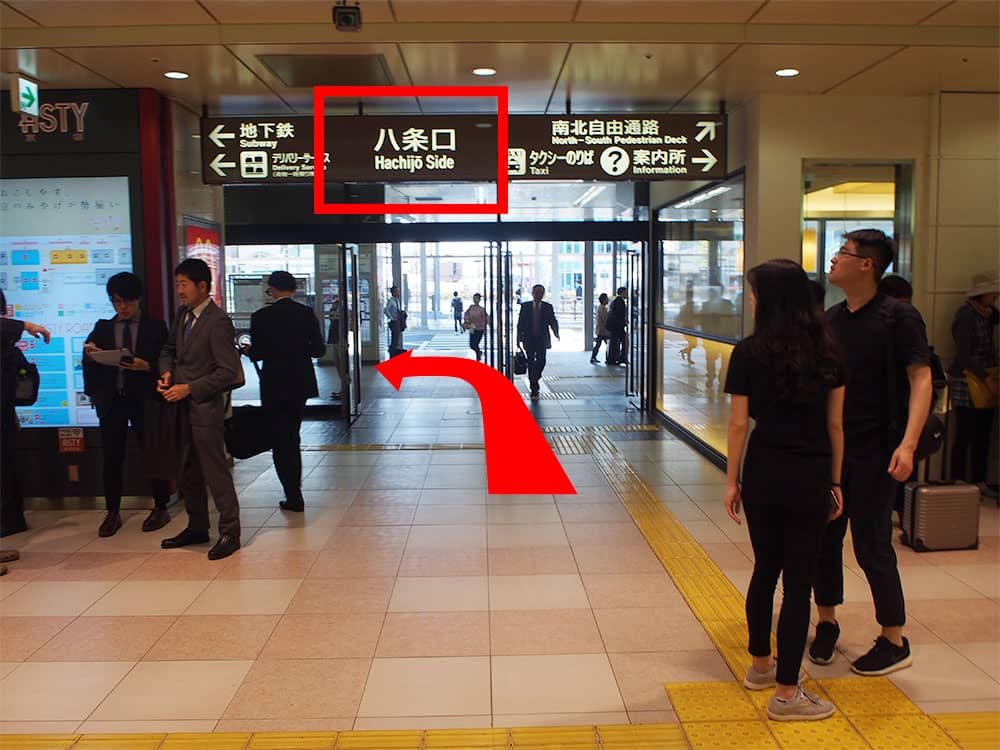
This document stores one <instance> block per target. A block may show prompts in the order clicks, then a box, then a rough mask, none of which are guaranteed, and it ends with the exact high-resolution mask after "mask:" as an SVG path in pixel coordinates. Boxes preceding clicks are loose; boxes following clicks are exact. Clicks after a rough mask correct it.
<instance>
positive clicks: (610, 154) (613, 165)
mask: <svg viewBox="0 0 1000 750" xmlns="http://www.w3.org/2000/svg"><path fill="white" fill-rule="evenodd" d="M631 161H632V160H631V159H629V156H628V151H626V150H625V149H623V148H621V147H619V146H612V147H611V148H606V149H604V151H602V152H601V169H603V170H604V171H605V172H607V173H608V174H609V175H611V176H613V177H617V176H618V175H622V174H625V171H626V170H627V169H628V168H629V164H631Z"/></svg>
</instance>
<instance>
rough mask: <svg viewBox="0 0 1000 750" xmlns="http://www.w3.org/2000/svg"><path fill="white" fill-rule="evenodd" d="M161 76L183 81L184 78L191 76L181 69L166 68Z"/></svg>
mask: <svg viewBox="0 0 1000 750" xmlns="http://www.w3.org/2000/svg"><path fill="white" fill-rule="evenodd" d="M163 77H164V78H169V79H171V80H173V81H183V80H184V79H185V78H190V77H191V76H189V75H188V74H187V73H185V72H184V71H183V70H168V71H167V72H166V73H164V74H163Z"/></svg>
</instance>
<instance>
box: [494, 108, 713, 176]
mask: <svg viewBox="0 0 1000 750" xmlns="http://www.w3.org/2000/svg"><path fill="white" fill-rule="evenodd" d="M507 173H508V175H509V176H510V178H511V179H513V180H520V179H532V178H535V179H544V180H604V181H606V180H631V181H642V180H716V179H720V178H722V177H725V175H726V118H725V115H656V114H637V113H631V114H610V115H609V114H600V115H560V116H551V115H523V116H518V117H511V118H510V138H509V149H508V156H507Z"/></svg>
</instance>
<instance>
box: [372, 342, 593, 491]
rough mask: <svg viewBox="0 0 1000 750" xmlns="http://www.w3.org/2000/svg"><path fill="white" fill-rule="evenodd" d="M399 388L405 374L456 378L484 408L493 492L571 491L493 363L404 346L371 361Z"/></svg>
mask: <svg viewBox="0 0 1000 750" xmlns="http://www.w3.org/2000/svg"><path fill="white" fill-rule="evenodd" d="M375 369H376V370H378V371H379V372H380V373H381V374H382V377H384V378H385V379H386V380H388V381H389V382H390V383H391V384H392V387H393V388H395V389H396V390H397V391H398V390H399V387H400V386H401V385H402V384H403V378H410V377H421V376H423V377H428V376H435V377H445V378H460V379H461V380H464V381H465V382H467V383H468V384H469V385H471V386H472V387H473V388H475V389H476V395H477V396H479V404H480V406H481V407H482V410H483V434H484V436H485V440H486V481H487V485H488V486H489V492H490V494H491V495H508V494H509V495H554V494H561V495H575V494H576V488H575V487H573V483H572V482H570V481H569V477H568V476H566V472H565V471H563V467H562V465H561V464H560V463H559V460H558V459H557V458H556V456H555V454H554V453H553V452H552V448H551V447H550V446H549V443H548V441H547V440H546V439H545V436H544V435H542V431H541V430H540V429H539V428H538V424H536V422H535V419H534V417H532V416H531V412H529V411H528V408H527V407H526V406H525V405H524V399H522V398H521V394H520V393H518V392H517V389H516V388H514V384H513V383H511V382H510V381H509V380H507V378H505V377H504V376H503V375H501V374H500V373H499V372H497V371H496V370H494V369H493V368H492V367H488V366H487V365H484V364H482V363H481V362H473V361H472V360H470V359H461V358H460V357H414V356H413V352H412V351H407V352H406V353H404V354H401V355H399V356H398V357H393V358H391V359H388V360H386V361H385V362H382V363H380V364H377V365H375Z"/></svg>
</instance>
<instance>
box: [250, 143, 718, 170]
mask: <svg viewBox="0 0 1000 750" xmlns="http://www.w3.org/2000/svg"><path fill="white" fill-rule="evenodd" d="M701 153H703V154H705V155H704V156H696V157H694V158H693V159H692V160H691V163H692V164H704V165H705V166H704V167H702V168H701V171H702V172H708V171H709V170H711V169H712V167H714V166H715V165H716V164H718V163H719V160H718V159H716V158H715V155H714V154H713V153H712V152H711V151H709V150H708V149H707V148H703V149H702V150H701ZM234 166H235V165H234Z"/></svg>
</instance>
